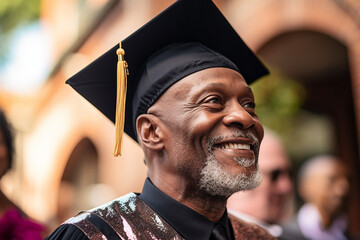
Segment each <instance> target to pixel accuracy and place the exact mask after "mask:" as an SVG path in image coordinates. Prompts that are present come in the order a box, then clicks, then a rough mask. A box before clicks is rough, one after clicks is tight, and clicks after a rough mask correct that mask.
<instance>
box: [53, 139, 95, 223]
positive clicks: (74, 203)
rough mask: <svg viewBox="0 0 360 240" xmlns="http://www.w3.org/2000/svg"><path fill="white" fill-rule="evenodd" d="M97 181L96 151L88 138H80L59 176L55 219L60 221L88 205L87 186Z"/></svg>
mask: <svg viewBox="0 0 360 240" xmlns="http://www.w3.org/2000/svg"><path fill="white" fill-rule="evenodd" d="M97 183H98V153H97V151H96V148H95V146H94V144H93V143H92V142H91V140H90V139H88V138H84V139H82V140H81V141H80V142H79V143H78V144H77V145H76V146H75V148H74V150H73V151H72V153H71V155H70V157H69V160H68V162H67V165H66V167H65V170H64V173H63V176H62V178H61V182H60V187H59V194H58V204H57V219H58V222H59V223H61V222H63V221H65V220H66V219H68V218H69V217H72V216H74V215H76V214H77V213H78V212H79V211H81V210H86V209H87V208H89V207H92V206H90V205H91V203H90V202H89V198H88V196H89V187H90V186H93V185H94V184H97Z"/></svg>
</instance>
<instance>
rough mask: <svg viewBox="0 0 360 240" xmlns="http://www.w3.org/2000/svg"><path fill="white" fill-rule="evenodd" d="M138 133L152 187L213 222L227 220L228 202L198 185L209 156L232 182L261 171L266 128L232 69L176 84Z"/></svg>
mask: <svg viewBox="0 0 360 240" xmlns="http://www.w3.org/2000/svg"><path fill="white" fill-rule="evenodd" d="M137 131H138V136H139V141H140V144H141V145H142V147H143V149H144V152H145V157H146V160H147V164H148V167H149V172H148V175H149V177H150V179H151V180H152V182H153V183H154V184H155V185H156V186H157V187H158V188H159V189H160V190H162V191H163V192H165V193H166V194H167V195H169V196H171V197H172V198H174V199H176V200H177V201H179V202H182V203H183V204H185V205H187V206H189V207H191V208H193V209H194V210H196V211H198V212H199V213H200V214H202V215H204V216H206V217H207V218H208V219H210V220H212V221H217V220H218V219H220V217H221V216H222V214H223V212H224V211H225V207H226V200H227V197H228V196H226V194H225V196H214V195H213V194H212V193H209V192H207V191H206V189H204V188H203V187H201V186H200V184H199V182H200V180H201V177H202V174H201V171H202V169H203V168H204V166H205V165H206V161H207V159H208V158H209V156H210V155H213V157H214V158H215V159H216V161H218V164H219V166H220V168H221V171H224V172H226V173H227V174H228V175H230V176H234V177H235V176H237V175H239V174H243V175H245V176H250V175H251V174H254V172H256V171H257V170H258V167H257V157H258V156H257V155H258V148H259V145H260V142H261V140H262V138H263V127H262V125H261V123H260V121H259V119H258V117H257V116H256V114H255V103H254V96H253V93H252V91H251V89H250V87H249V86H248V85H247V83H246V82H245V80H244V79H243V77H242V76H241V75H240V74H239V73H238V72H236V71H234V70H231V69H227V68H211V69H206V70H202V71H199V72H196V73H194V74H191V75H189V76H187V77H185V78H184V79H182V80H181V81H179V82H177V83H176V84H174V85H173V86H171V87H170V88H169V89H168V90H167V91H166V92H165V93H164V94H163V95H162V96H161V97H160V98H159V99H158V101H157V102H156V103H155V104H154V105H153V106H151V107H150V108H149V110H148V113H147V114H143V115H140V116H139V117H138V119H137ZM248 135H252V136H253V138H249V137H248ZM240 144H242V145H240ZM239 146H240V147H239ZM242 146H247V147H248V148H249V149H247V148H246V147H245V148H243V147H242ZM237 159H243V160H244V159H245V160H244V161H245V162H247V164H245V165H244V164H239V161H238V160H237ZM238 190H240V189H233V190H232V192H236V191H238Z"/></svg>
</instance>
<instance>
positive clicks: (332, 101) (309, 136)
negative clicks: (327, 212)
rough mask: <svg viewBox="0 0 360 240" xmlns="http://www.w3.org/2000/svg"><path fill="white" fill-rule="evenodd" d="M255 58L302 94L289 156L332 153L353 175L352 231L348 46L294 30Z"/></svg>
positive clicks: (354, 149) (353, 136)
mask: <svg viewBox="0 0 360 240" xmlns="http://www.w3.org/2000/svg"><path fill="white" fill-rule="evenodd" d="M258 54H259V55H260V56H261V57H262V58H263V59H264V61H265V62H266V63H267V64H268V65H269V66H270V68H273V69H276V71H279V72H280V73H281V74H283V75H284V76H286V77H287V78H290V79H293V80H294V81H296V82H297V83H299V84H300V85H301V86H302V87H303V89H304V92H305V94H304V96H303V97H304V99H303V102H302V105H301V114H299V115H298V119H297V120H296V121H294V122H295V125H294V130H293V131H292V134H293V135H292V136H290V138H289V141H288V144H289V145H290V146H289V149H292V150H293V151H292V152H291V151H290V154H291V155H292V158H293V159H295V160H297V162H298V163H300V162H301V161H303V160H305V159H306V158H308V157H310V156H311V155H316V154H321V153H333V154H337V155H339V156H340V157H341V158H342V159H343V161H344V162H345V163H346V165H347V166H348V167H349V168H350V169H351V170H352V171H353V177H354V178H353V181H352V185H351V187H352V191H351V194H352V195H351V197H350V201H349V216H350V219H351V222H352V224H353V226H352V227H353V229H356V226H357V224H358V222H359V216H358V213H359V212H360V206H359V199H360V192H359V189H360V185H359V182H360V180H359V176H358V174H356V173H357V172H359V171H360V167H359V152H358V140H357V126H356V121H355V109H354V103H353V101H354V100H353V89H352V82H351V77H350V76H351V75H350V70H349V61H348V59H349V57H348V50H347V47H346V46H345V45H344V44H342V43H341V42H339V41H337V40H336V39H334V38H332V37H330V36H328V35H325V34H322V33H320V32H315V31H310V30H297V31H292V32H285V33H282V34H280V35H278V36H276V37H274V38H272V39H271V40H269V41H268V42H267V43H265V44H264V45H263V46H262V47H261V48H260V49H259V50H258ZM306 123H309V124H306ZM310 123H311V124H310ZM309 129H310V130H309ZM318 129H321V131H318ZM315 130H317V131H315ZM303 141H305V142H306V144H302V142H303ZM310 146H311V147H310ZM310 148H311V149H310Z"/></svg>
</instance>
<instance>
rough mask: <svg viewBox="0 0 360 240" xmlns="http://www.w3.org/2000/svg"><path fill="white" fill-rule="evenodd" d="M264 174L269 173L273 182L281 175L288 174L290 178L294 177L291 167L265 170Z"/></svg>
mask: <svg viewBox="0 0 360 240" xmlns="http://www.w3.org/2000/svg"><path fill="white" fill-rule="evenodd" d="M263 174H265V175H268V176H269V177H270V180H271V182H273V183H274V182H276V181H277V180H278V179H279V177H280V176H286V177H288V178H291V177H292V173H291V170H290V169H274V170H272V171H269V172H263Z"/></svg>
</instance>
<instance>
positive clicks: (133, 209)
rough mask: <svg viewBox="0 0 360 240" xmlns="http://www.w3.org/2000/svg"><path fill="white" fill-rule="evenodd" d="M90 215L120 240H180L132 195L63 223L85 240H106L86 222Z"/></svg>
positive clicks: (178, 236)
mask: <svg viewBox="0 0 360 240" xmlns="http://www.w3.org/2000/svg"><path fill="white" fill-rule="evenodd" d="M90 213H91V214H96V215H97V216H99V217H100V218H102V219H103V220H104V221H105V222H106V223H108V224H109V225H110V226H111V227H112V228H113V229H114V230H115V232H116V233H117V234H118V236H119V237H120V238H121V239H134V240H135V239H136V240H147V239H153V240H157V239H174V240H178V239H179V240H180V239H183V238H182V237H181V236H180V235H179V234H178V233H177V232H176V231H175V230H174V229H173V228H172V227H171V226H170V225H169V224H168V223H167V222H166V221H165V220H164V219H162V218H161V217H160V216H159V215H158V214H157V213H156V212H154V211H153V210H152V209H151V208H150V207H149V206H148V205H147V204H146V203H145V202H144V201H143V200H142V199H140V198H139V197H138V196H137V195H136V194H135V193H129V194H127V195H125V196H122V197H120V198H117V199H115V200H113V201H111V202H109V203H107V204H105V205H103V206H100V207H98V208H94V209H92V210H89V211H86V212H83V213H81V214H79V215H77V216H75V217H73V218H70V219H69V220H68V221H66V222H65V224H73V225H75V226H76V227H78V228H79V229H80V230H82V231H83V232H84V233H85V235H86V236H87V237H88V238H89V239H94V240H97V239H102V240H103V239H107V238H106V236H105V235H104V234H103V233H101V232H100V231H99V230H98V229H97V228H96V227H95V226H94V225H93V224H91V223H90V222H89V217H90Z"/></svg>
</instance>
